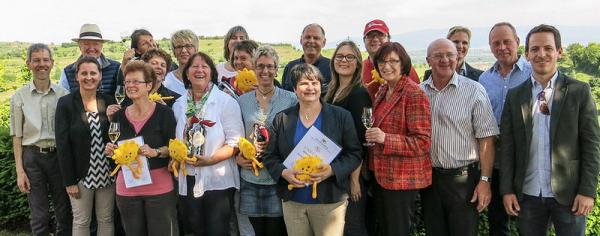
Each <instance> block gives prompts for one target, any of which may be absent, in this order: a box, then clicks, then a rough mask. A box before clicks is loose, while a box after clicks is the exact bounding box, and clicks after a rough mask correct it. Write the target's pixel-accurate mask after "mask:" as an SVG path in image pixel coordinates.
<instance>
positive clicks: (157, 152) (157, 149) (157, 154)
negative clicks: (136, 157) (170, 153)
mask: <svg viewBox="0 0 600 236" xmlns="http://www.w3.org/2000/svg"><path fill="white" fill-rule="evenodd" d="M154 151H156V156H155V157H160V148H155V149H154Z"/></svg>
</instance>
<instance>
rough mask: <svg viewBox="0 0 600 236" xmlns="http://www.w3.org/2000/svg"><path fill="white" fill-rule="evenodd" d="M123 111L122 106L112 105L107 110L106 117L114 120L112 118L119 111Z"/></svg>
mask: <svg viewBox="0 0 600 236" xmlns="http://www.w3.org/2000/svg"><path fill="white" fill-rule="evenodd" d="M119 110H121V105H118V104H112V105H109V106H108V107H107V108H106V116H108V119H109V120H112V116H113V115H114V114H115V113H117V111H119Z"/></svg>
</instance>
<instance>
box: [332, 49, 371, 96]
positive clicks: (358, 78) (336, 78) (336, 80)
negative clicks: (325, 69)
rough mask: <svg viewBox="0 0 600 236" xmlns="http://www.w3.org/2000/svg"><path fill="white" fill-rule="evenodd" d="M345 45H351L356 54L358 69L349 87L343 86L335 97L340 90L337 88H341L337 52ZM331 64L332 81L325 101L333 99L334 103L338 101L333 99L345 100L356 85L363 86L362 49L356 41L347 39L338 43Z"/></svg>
mask: <svg viewBox="0 0 600 236" xmlns="http://www.w3.org/2000/svg"><path fill="white" fill-rule="evenodd" d="M343 46H349V47H350V48H351V49H352V51H353V53H354V55H355V56H356V60H355V62H356V70H355V71H354V74H353V75H352V80H350V84H349V85H348V86H347V87H345V88H343V89H342V91H340V92H339V94H338V96H337V97H335V94H336V93H337V92H338V91H337V90H338V89H339V88H340V74H339V73H338V72H337V71H335V65H334V63H335V54H337V52H338V51H339V50H340V48H341V47H343ZM329 66H330V67H331V81H330V82H329V86H328V89H327V94H326V95H325V101H331V103H334V102H336V101H334V100H333V99H335V100H337V101H341V100H344V99H345V98H346V97H347V96H348V94H350V91H352V88H354V86H362V55H361V54H360V50H359V49H358V47H357V46H356V44H355V43H354V42H352V41H350V40H346V41H343V42H341V43H340V44H338V46H337V48H335V51H334V52H333V58H331V62H330V65H329Z"/></svg>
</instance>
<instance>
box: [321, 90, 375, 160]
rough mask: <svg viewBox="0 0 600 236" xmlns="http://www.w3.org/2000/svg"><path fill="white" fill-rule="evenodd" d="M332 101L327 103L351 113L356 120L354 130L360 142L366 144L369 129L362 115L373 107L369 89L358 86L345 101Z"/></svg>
mask: <svg viewBox="0 0 600 236" xmlns="http://www.w3.org/2000/svg"><path fill="white" fill-rule="evenodd" d="M332 101H333V98H331V99H330V100H328V101H327V103H330V104H333V105H336V106H340V107H342V108H344V109H346V110H347V111H349V112H350V114H351V115H352V119H353V120H354V128H356V133H357V135H358V140H359V141H360V142H361V143H365V142H366V140H365V132H366V131H367V128H366V127H365V126H364V125H363V123H362V113H363V108H365V107H372V103H371V96H369V92H367V89H366V88H365V87H363V86H362V85H356V86H354V87H353V88H352V90H350V93H348V96H346V97H345V98H344V99H342V100H341V101H338V102H335V103H332ZM364 151H366V150H364Z"/></svg>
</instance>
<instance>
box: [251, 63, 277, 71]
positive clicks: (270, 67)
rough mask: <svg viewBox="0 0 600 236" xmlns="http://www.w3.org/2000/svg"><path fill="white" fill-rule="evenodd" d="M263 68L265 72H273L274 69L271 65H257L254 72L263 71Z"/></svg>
mask: <svg viewBox="0 0 600 236" xmlns="http://www.w3.org/2000/svg"><path fill="white" fill-rule="evenodd" d="M265 68H266V69H267V70H274V69H275V65H273V64H266V65H265V64H258V65H256V70H264V69H265Z"/></svg>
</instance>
